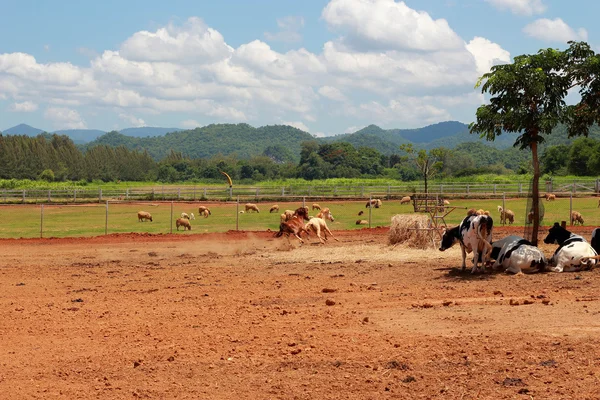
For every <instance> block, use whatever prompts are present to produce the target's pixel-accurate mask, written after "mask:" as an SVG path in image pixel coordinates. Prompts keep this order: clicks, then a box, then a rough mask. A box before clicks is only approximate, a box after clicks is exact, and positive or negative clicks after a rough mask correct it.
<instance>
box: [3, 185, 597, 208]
mask: <svg viewBox="0 0 600 400" xmlns="http://www.w3.org/2000/svg"><path fill="white" fill-rule="evenodd" d="M540 186H541V189H542V190H545V191H546V192H548V193H555V194H556V195H558V196H559V197H560V196H564V197H567V196H570V195H571V194H576V195H581V196H585V195H598V194H599V192H600V180H599V179H596V180H587V181H574V182H572V183H569V184H564V183H563V184H560V185H553V183H552V182H545V183H542V184H541V185H540ZM428 191H429V193H432V194H438V195H440V196H443V197H447V198H452V197H467V198H468V197H488V196H495V195H498V194H502V193H504V194H505V195H506V196H509V197H527V196H528V193H529V184H528V183H522V182H521V183H498V184H487V183H434V184H429V188H428ZM423 192H424V187H423V185H422V184H415V183H405V184H400V185H384V186H381V185H380V186H367V185H360V186H327V185H318V186H310V185H306V186H256V187H254V186H236V187H233V188H229V187H202V186H179V187H178V186H151V187H121V186H119V187H103V188H69V189H50V190H41V189H17V190H14V189H0V204H11V203H33V204H37V203H90V202H104V201H106V200H109V201H115V200H118V201H144V200H152V201H160V200H163V201H167V200H168V201H200V200H203V201H225V200H232V199H234V198H238V197H239V198H240V199H242V200H244V201H252V200H254V201H268V200H285V199H289V198H298V197H306V198H308V199H311V198H315V199H335V198H339V199H365V198H368V197H369V196H373V197H382V198H386V199H394V198H401V197H404V196H407V195H410V194H413V193H423Z"/></svg>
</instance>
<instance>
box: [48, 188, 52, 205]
mask: <svg viewBox="0 0 600 400" xmlns="http://www.w3.org/2000/svg"><path fill="white" fill-rule="evenodd" d="M51 201H52V197H51V196H50V189H48V203H50V202H51Z"/></svg>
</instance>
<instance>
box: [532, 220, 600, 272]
mask: <svg viewBox="0 0 600 400" xmlns="http://www.w3.org/2000/svg"><path fill="white" fill-rule="evenodd" d="M544 243H546V244H550V243H556V244H558V245H559V246H558V249H556V251H555V252H554V255H553V256H552V259H551V260H550V264H552V266H551V267H549V270H550V271H554V272H563V271H567V272H571V271H580V270H582V269H588V268H592V267H593V266H594V265H596V262H597V260H596V256H597V255H598V253H596V251H595V250H594V249H593V248H592V246H590V244H589V243H588V242H587V241H586V240H585V239H584V238H583V237H582V236H579V235H576V234H574V233H571V232H569V231H568V230H566V229H565V228H563V227H562V226H560V225H559V224H558V222H555V223H554V226H552V228H550V230H549V231H548V236H546V238H545V239H544Z"/></svg>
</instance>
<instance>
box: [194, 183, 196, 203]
mask: <svg viewBox="0 0 600 400" xmlns="http://www.w3.org/2000/svg"><path fill="white" fill-rule="evenodd" d="M194 201H196V185H194Z"/></svg>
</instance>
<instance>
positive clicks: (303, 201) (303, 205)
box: [302, 197, 306, 208]
mask: <svg viewBox="0 0 600 400" xmlns="http://www.w3.org/2000/svg"><path fill="white" fill-rule="evenodd" d="M302 207H303V208H304V207H306V197H302Z"/></svg>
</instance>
